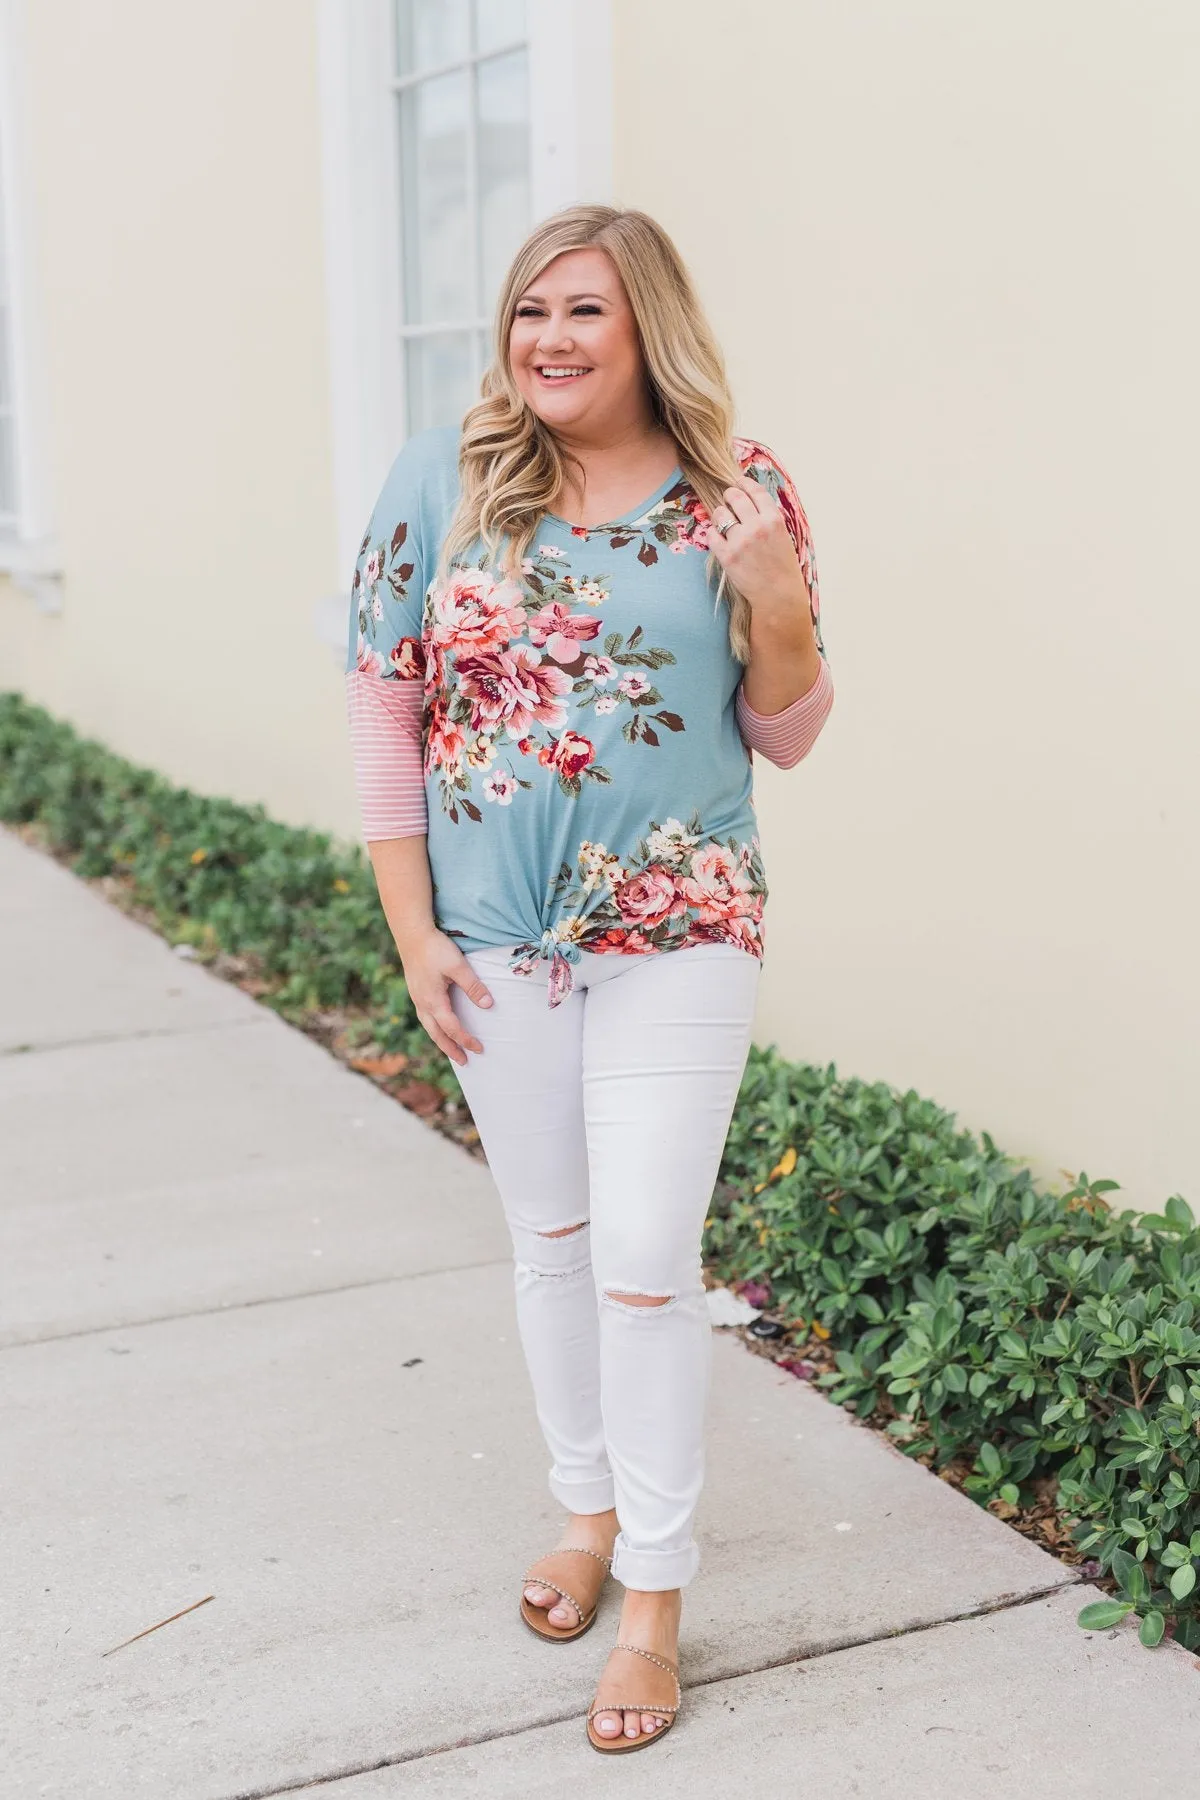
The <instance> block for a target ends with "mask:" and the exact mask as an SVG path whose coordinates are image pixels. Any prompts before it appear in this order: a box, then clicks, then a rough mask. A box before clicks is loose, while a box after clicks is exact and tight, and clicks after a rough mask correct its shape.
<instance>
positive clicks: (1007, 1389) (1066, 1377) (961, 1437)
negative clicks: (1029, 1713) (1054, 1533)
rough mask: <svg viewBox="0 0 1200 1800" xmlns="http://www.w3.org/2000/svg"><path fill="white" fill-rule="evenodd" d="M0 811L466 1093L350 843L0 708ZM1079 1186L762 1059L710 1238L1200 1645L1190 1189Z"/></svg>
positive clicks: (883, 1418)
mask: <svg viewBox="0 0 1200 1800" xmlns="http://www.w3.org/2000/svg"><path fill="white" fill-rule="evenodd" d="M0 819H3V820H5V821H8V822H9V823H13V824H22V823H27V824H36V827H37V830H38V833H39V836H40V837H41V838H42V840H43V841H44V842H45V843H46V844H47V845H48V846H49V847H50V848H51V849H53V850H54V851H55V853H56V854H58V855H59V856H61V857H62V858H63V859H64V860H65V861H67V862H68V863H69V864H70V866H71V867H72V868H74V869H75V870H76V871H77V872H78V873H79V874H80V875H83V876H88V877H93V878H95V877H108V878H116V879H117V880H118V881H119V882H120V883H121V885H122V890H123V892H124V893H125V894H126V895H127V896H128V897H129V898H131V899H132V901H133V902H134V903H135V904H136V905H137V906H138V907H140V908H142V909H144V911H145V912H146V913H148V914H149V915H150V916H151V917H152V918H153V919H154V920H155V922H156V923H157V924H158V926H159V928H160V929H161V930H162V931H163V932H164V933H165V935H166V936H167V937H168V938H170V939H171V940H172V941H174V942H176V943H189V944H193V945H195V946H197V948H199V949H200V950H201V951H202V952H203V953H205V954H214V953H216V952H218V951H220V952H225V953H228V954H234V955H237V956H238V957H240V958H243V959H245V960H246V961H247V962H248V963H249V964H250V965H252V966H253V968H254V969H255V970H257V971H260V972H261V974H262V976H263V979H264V994H263V997H264V999H265V1000H266V1002H267V1003H268V1004H270V1005H273V1006H275V1007H277V1008H278V1009H279V1010H280V1011H282V1012H283V1013H284V1014H285V1015H286V1016H288V1017H292V1018H295V1019H296V1020H297V1022H300V1023H305V1022H306V1020H308V1019H309V1018H310V1017H311V1015H312V1014H313V1013H314V1012H317V1013H319V1012H320V1011H321V1009H327V1008H333V1009H336V1008H340V1007H341V1008H345V1007H349V1008H357V1009H360V1010H361V1011H362V1012H364V1013H365V1015H366V1016H367V1018H368V1020H369V1025H370V1035H371V1038H372V1040H373V1042H374V1043H375V1044H376V1045H378V1046H380V1047H382V1048H384V1049H385V1050H387V1051H400V1052H403V1053H404V1054H405V1055H407V1056H409V1057H410V1058H411V1059H412V1062H413V1067H414V1071H415V1072H417V1073H419V1074H420V1075H421V1076H422V1078H423V1079H424V1080H426V1081H428V1082H430V1083H431V1084H433V1085H434V1086H436V1087H438V1088H440V1089H441V1090H442V1092H443V1093H445V1094H446V1095H451V1094H453V1095H454V1096H455V1097H456V1098H457V1094H458V1090H457V1083H456V1081H455V1078H454V1075H453V1071H452V1067H451V1065H450V1064H449V1063H448V1062H447V1061H446V1059H445V1058H443V1057H442V1056H441V1055H440V1053H439V1052H437V1051H436V1050H434V1048H433V1047H432V1046H431V1045H430V1044H429V1041H428V1040H427V1039H426V1038H425V1037H424V1034H423V1032H422V1031H421V1029H420V1027H419V1025H418V1024H417V1021H416V1017H415V1014H414V1012H413V1009H412V1006H411V1003H410V1001H409V999H408V994H407V991H406V989H405V986H404V980H403V975H402V972H401V969H400V966H399V962H398V960H397V957H396V953H395V949H394V946H393V944H392V941H391V936H390V933H389V932H388V929H387V925H386V923H385V921H384V919H383V917H382V914H381V911H380V908H379V903H378V899H377V896H376V893H375V885H374V878H373V876H372V873H371V870H370V866H369V864H368V862H367V860H366V858H365V857H364V856H363V855H362V853H361V851H359V850H358V849H357V848H344V847H340V846H337V845H335V844H334V843H333V842H332V841H331V840H330V839H329V838H328V837H326V836H324V835H322V834H320V833H317V832H310V831H298V830H293V829H291V828H289V827H286V826H282V825H278V824H275V823H274V822H273V821H271V820H270V819H269V818H267V816H266V815H265V813H264V812H263V811H262V809H261V808H258V807H245V806H238V805H235V804H233V803H232V802H230V801H224V800H210V799H205V798H203V797H201V796H198V795H196V794H193V793H190V792H188V791H187V790H185V789H179V788H175V787H172V786H171V785H170V784H169V783H167V782H165V781H163V780H162V779H161V778H160V777H158V776H156V775H154V774H152V773H150V772H148V771H147V770H144V769H137V768H134V767H133V766H131V765H130V764H129V763H127V762H124V761H123V760H122V759H121V758H119V757H116V756H113V755H112V754H111V753H110V752H108V751H106V750H104V749H103V748H102V747H101V746H99V745H97V744H93V743H88V742H84V741H82V740H81V739H80V738H78V737H77V736H76V734H75V733H74V732H73V731H72V730H71V729H70V728H69V727H68V726H66V725H63V724H60V723H57V722H56V721H54V720H53V719H52V718H50V717H49V715H48V714H46V713H45V712H43V711H41V709H39V708H37V707H33V706H30V705H28V704H27V703H26V702H25V701H23V700H22V699H21V698H20V697H19V696H16V695H0ZM1114 1187H1115V1183H1113V1182H1108V1181H1089V1180H1088V1178H1087V1176H1086V1175H1081V1176H1080V1177H1079V1180H1078V1181H1077V1183H1076V1184H1075V1185H1074V1186H1073V1187H1071V1188H1070V1189H1069V1190H1068V1191H1066V1192H1063V1193H1047V1192H1045V1191H1043V1190H1041V1189H1039V1188H1038V1186H1037V1185H1036V1183H1035V1181H1034V1179H1033V1176H1032V1175H1031V1173H1030V1171H1029V1170H1028V1169H1025V1168H1021V1167H1019V1166H1018V1165H1017V1164H1015V1163H1014V1162H1013V1161H1012V1159H1011V1158H1008V1157H1006V1156H1004V1155H1002V1154H1001V1153H1000V1152H999V1151H998V1150H997V1149H996V1146H995V1145H994V1144H993V1142H992V1140H991V1138H990V1137H988V1136H987V1135H986V1134H984V1135H983V1136H982V1137H981V1138H978V1139H977V1138H975V1137H974V1136H973V1135H972V1134H970V1133H969V1132H966V1131H962V1130H960V1129H959V1128H958V1127H957V1125H956V1124H955V1121H954V1118H953V1115H952V1114H950V1113H947V1112H945V1111H944V1110H943V1109H942V1108H941V1107H939V1106H937V1105H935V1104H934V1103H933V1102H932V1101H930V1100H925V1099H922V1098H921V1097H920V1095H918V1094H916V1093H913V1092H909V1093H905V1094H901V1093H897V1092H896V1091H895V1090H894V1089H892V1088H890V1087H888V1086H887V1085H885V1084H883V1083H874V1084H869V1083H866V1082H862V1081H857V1080H853V1079H844V1078H841V1077H839V1076H838V1074H837V1072H836V1070H835V1068H834V1067H833V1066H832V1065H831V1066H830V1067H828V1068H825V1069H819V1068H815V1067H812V1066H810V1065H806V1064H798V1063H791V1062H788V1061H786V1060H785V1059H784V1058H783V1057H781V1056H780V1055H779V1054H778V1053H777V1052H776V1051H774V1050H770V1049H768V1050H759V1049H755V1050H753V1051H752V1052H751V1056H750V1061H749V1064H748V1067H747V1071H746V1077H745V1080H744V1082H743V1085H742V1090H741V1094H740V1096H739V1100H738V1105H737V1108H736V1111H735V1114H734V1119H733V1123H732V1126H731V1129H730V1133H729V1139H728V1142H727V1145H726V1150H725V1157H724V1161H723V1164H722V1170H721V1179H720V1183H719V1185H718V1190H717V1194H716V1197H715V1199H714V1203H713V1207H712V1211H711V1217H710V1219H709V1220H708V1222H707V1226H706V1233H705V1255H706V1260H707V1261H708V1262H709V1263H710V1265H712V1266H713V1268H714V1269H715V1271H716V1272H717V1273H718V1274H719V1275H720V1276H722V1277H723V1278H724V1279H726V1280H730V1281H754V1282H758V1283H761V1284H763V1285H764V1288H765V1290H766V1292H767V1295H768V1298H769V1302H770V1306H771V1310H772V1312H773V1313H774V1314H775V1315H776V1316H777V1317H779V1318H780V1319H782V1320H783V1321H785V1322H786V1323H788V1324H789V1325H790V1326H791V1327H793V1328H794V1330H795V1331H796V1332H798V1333H800V1334H802V1335H804V1336H805V1337H807V1336H808V1334H810V1333H812V1334H815V1336H816V1337H817V1338H819V1339H820V1340H822V1341H823V1342H824V1343H825V1344H826V1345H827V1346H828V1348H829V1349H830V1350H832V1352H833V1357H834V1368H833V1370H832V1372H831V1373H830V1374H828V1375H826V1376H822V1377H821V1378H820V1379H821V1382H822V1385H824V1386H825V1387H826V1388H827V1390H828V1391H829V1394H830V1397H831V1398H832V1399H833V1400H835V1401H838V1402H839V1403H840V1404H842V1405H843V1406H846V1407H848V1408H850V1409H851V1410H853V1411H856V1412H857V1413H858V1414H859V1415H860V1416H862V1417H863V1418H865V1419H869V1420H871V1421H872V1422H875V1423H878V1424H880V1425H881V1426H882V1427H883V1428H884V1429H886V1430H887V1431H888V1432H889V1433H890V1434H891V1436H892V1437H893V1438H894V1439H895V1440H896V1441H897V1442H898V1443H899V1445H900V1446H901V1447H902V1448H903V1449H904V1450H905V1452H906V1453H907V1454H909V1455H912V1456H919V1457H921V1458H922V1459H923V1460H925V1461H927V1462H929V1463H930V1464H932V1465H933V1466H935V1467H936V1466H945V1465H947V1464H956V1465H957V1466H958V1467H959V1468H960V1469H962V1468H965V1470H966V1474H965V1478H964V1480H963V1486H964V1488H965V1490H966V1492H968V1493H969V1494H971V1495H972V1496H973V1497H974V1498H975V1499H977V1500H978V1501H979V1502H980V1503H982V1504H987V1503H988V1502H993V1503H994V1502H996V1501H997V1500H999V1501H1001V1502H1003V1503H1005V1504H1006V1505H1009V1506H1016V1505H1018V1504H1019V1503H1020V1502H1021V1500H1022V1498H1023V1496H1024V1495H1025V1494H1026V1493H1027V1492H1028V1490H1029V1484H1030V1483H1032V1482H1034V1481H1035V1480H1038V1479H1040V1478H1044V1477H1046V1476H1047V1475H1050V1476H1053V1478H1054V1479H1055V1480H1056V1481H1057V1485H1058V1502H1059V1506H1060V1508H1061V1509H1062V1511H1063V1512H1064V1513H1065V1514H1066V1515H1068V1516H1069V1517H1070V1518H1071V1519H1072V1520H1073V1521H1074V1522H1075V1524H1074V1535H1075V1539H1076V1542H1077V1544H1078V1547H1079V1549H1080V1550H1081V1551H1087V1552H1090V1554H1091V1555H1093V1556H1094V1557H1095V1558H1096V1559H1097V1561H1098V1562H1099V1563H1100V1565H1101V1566H1102V1567H1103V1568H1104V1569H1106V1570H1108V1571H1110V1572H1111V1577H1112V1580H1113V1583H1114V1585H1115V1587H1116V1590H1117V1594H1116V1597H1114V1598H1113V1599H1110V1600H1104V1601H1100V1602H1097V1603H1095V1604H1094V1605H1093V1606H1090V1607H1085V1608H1084V1610H1083V1612H1082V1613H1081V1615H1080V1623H1081V1624H1083V1625H1084V1626H1086V1627H1087V1628H1089V1629H1102V1628H1104V1627H1106V1626H1109V1625H1112V1624H1113V1623H1115V1622H1117V1620H1119V1619H1120V1618H1122V1617H1123V1616H1124V1615H1125V1614H1126V1613H1127V1612H1130V1611H1135V1612H1137V1613H1138V1614H1139V1615H1140V1616H1141V1621H1142V1623H1141V1636H1142V1641H1143V1643H1145V1644H1147V1645H1153V1644H1155V1643H1157V1642H1159V1641H1160V1639H1161V1638H1162V1637H1163V1635H1164V1634H1165V1632H1166V1631H1167V1630H1168V1629H1170V1630H1171V1631H1172V1632H1173V1633H1174V1635H1175V1636H1176V1637H1177V1638H1178V1639H1179V1640H1180V1641H1181V1642H1183V1643H1184V1644H1187V1645H1189V1646H1191V1647H1193V1648H1198V1647H1200V1616H1198V1613H1197V1585H1196V1579H1197V1563H1200V1331H1198V1330H1197V1323H1198V1314H1200V1231H1198V1230H1197V1228H1196V1224H1195V1221H1194V1219H1193V1217H1192V1213H1191V1211H1190V1209H1189V1208H1188V1207H1187V1205H1186V1204H1185V1203H1184V1201H1183V1200H1182V1199H1180V1198H1179V1197H1178V1196H1175V1197H1173V1198H1172V1199H1171V1200H1169V1201H1168V1202H1167V1204H1166V1207H1165V1209H1164V1211H1163V1213H1162V1214H1161V1215H1157V1216H1155V1217H1143V1218H1141V1219H1138V1218H1137V1217H1136V1216H1135V1215H1134V1214H1133V1213H1131V1212H1127V1211H1126V1212H1115V1211H1114V1210H1113V1209H1112V1207H1111V1205H1110V1203H1109V1201H1108V1200H1107V1198H1106V1195H1107V1194H1109V1193H1111V1192H1112V1190H1113V1189H1114Z"/></svg>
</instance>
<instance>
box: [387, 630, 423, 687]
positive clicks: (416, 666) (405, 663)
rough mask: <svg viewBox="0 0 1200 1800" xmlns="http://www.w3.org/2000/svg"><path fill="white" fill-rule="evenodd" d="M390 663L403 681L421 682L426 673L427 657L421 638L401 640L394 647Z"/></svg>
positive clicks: (389, 659)
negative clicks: (422, 647) (422, 648)
mask: <svg viewBox="0 0 1200 1800" xmlns="http://www.w3.org/2000/svg"><path fill="white" fill-rule="evenodd" d="M388 661H389V662H390V663H391V665H392V668H393V669H394V670H395V672H396V674H397V675H398V676H399V677H400V679H401V681H420V679H421V677H422V676H423V675H424V673H425V657H424V654H423V652H422V650H421V640H420V638H415V637H406V638H401V639H400V642H399V643H398V644H396V645H394V646H393V648H392V652H391V655H390V656H389V658H388Z"/></svg>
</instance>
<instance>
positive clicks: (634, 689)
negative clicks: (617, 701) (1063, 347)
mask: <svg viewBox="0 0 1200 1800" xmlns="http://www.w3.org/2000/svg"><path fill="white" fill-rule="evenodd" d="M649 691H650V683H649V682H648V681H647V680H646V677H645V676H644V675H626V677H625V679H624V680H623V681H618V683H617V692H618V693H619V694H627V695H628V696H629V698H630V699H631V700H636V699H638V698H639V696H640V695H642V694H646V693H648V692H649Z"/></svg>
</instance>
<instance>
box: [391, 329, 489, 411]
mask: <svg viewBox="0 0 1200 1800" xmlns="http://www.w3.org/2000/svg"><path fill="white" fill-rule="evenodd" d="M473 336H474V333H472V332H469V331H438V332H433V333H431V335H430V336H429V337H418V338H409V339H408V341H407V343H406V344H405V374H406V379H407V408H406V410H407V413H408V430H409V433H410V435H411V433H412V432H414V431H424V430H425V429H426V427H427V426H429V425H460V424H461V423H462V416H463V414H464V413H465V412H466V410H467V408H468V406H470V405H471V404H472V403H473V402H474V401H475V400H477V399H478V398H479V378H478V376H477V375H476V373H475V369H474V357H473V355H472V342H471V340H472V338H473Z"/></svg>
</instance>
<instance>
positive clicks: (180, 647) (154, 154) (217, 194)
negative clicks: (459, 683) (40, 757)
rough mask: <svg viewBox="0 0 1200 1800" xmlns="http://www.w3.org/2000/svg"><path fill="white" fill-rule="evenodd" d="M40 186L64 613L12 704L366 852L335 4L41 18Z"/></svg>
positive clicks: (27, 645) (11, 654)
mask: <svg viewBox="0 0 1200 1800" xmlns="http://www.w3.org/2000/svg"><path fill="white" fill-rule="evenodd" d="M25 11H26V20H25V31H26V39H27V45H26V56H25V62H24V79H25V83H26V113H27V117H28V124H29V132H30V143H29V145H28V158H27V160H28V175H29V177H30V179H31V185H32V194H31V200H32V207H31V212H32V216H33V218H34V220H35V223H36V230H37V243H36V247H35V248H36V266H35V268H34V271H33V275H34V279H35V282H36V289H37V297H38V299H39V301H40V304H41V306H42V308H43V311H44V318H43V334H42V335H43V337H44V341H45V345H46V351H47V361H48V363H49V369H48V379H49V386H50V390H51V406H50V412H51V418H50V426H51V430H50V434H49V436H50V453H51V455H50V460H51V471H50V473H51V480H52V493H53V499H54V506H55V512H56V515H57V524H58V529H59V535H60V538H61V542H62V550H63V561H64V565H65V571H66V580H65V606H64V610H63V613H62V615H61V616H60V617H57V618H50V617H45V616H42V615H40V614H38V613H36V612H35V610H34V608H33V605H32V602H31V601H30V600H29V599H28V598H27V597H25V596H24V595H21V594H17V593H15V592H13V591H11V590H9V589H8V588H7V586H6V584H5V585H4V591H2V592H0V684H2V685H5V686H8V685H15V686H17V687H20V688H22V689H23V690H24V691H25V692H26V693H28V694H29V695H30V696H32V697H34V698H37V699H41V700H43V701H44V702H45V703H46V704H48V705H50V706H52V707H54V708H55V710H58V711H61V712H64V713H66V714H67V715H68V716H69V717H70V718H71V719H72V720H74V721H75V722H76V723H77V724H79V725H80V726H81V727H83V728H84V729H85V730H88V731H93V732H95V733H96V734H97V735H99V736H100V737H102V738H103V739H105V740H106V741H107V742H108V743H109V744H111V745H112V746H113V747H114V748H116V749H118V750H120V751H122V752H123V753H125V754H127V755H129V756H131V757H134V758H136V759H137V760H140V761H144V762H147V763H150V764H153V765H154V766H156V767H158V768H159V769H162V770H163V771H165V772H166V773H167V774H169V775H170V776H172V777H174V778H175V779H177V780H180V781H184V782H189V783H192V784H193V785H195V786H196V787H198V788H201V789H203V790H205V791H208V792H225V793H229V794H232V795H235V796H237V797H238V798H245V799H253V800H262V801H264V802H265V803H266V804H267V806H268V807H270V808H271V809H272V811H274V812H275V813H276V814H277V815H279V816H281V817H283V818H286V819H289V820H294V821H304V822H308V821H314V822H321V823H335V824H341V825H343V826H345V827H346V828H347V829H351V828H352V826H353V818H354V814H353V807H352V801H351V794H350V784H349V773H348V766H347V758H346V753H345V747H344V726H343V714H342V701H341V674H340V670H339V668H338V665H337V663H336V661H335V659H334V657H333V656H332V654H331V653H330V651H329V649H328V648H326V647H324V646H323V645H322V644H320V643H319V642H318V641H317V639H316V637H315V635H314V632H313V627H312V620H311V614H312V608H313V605H314V603H315V602H317V601H318V600H320V599H321V598H322V596H324V595H327V594H330V593H332V592H334V591H336V590H337V589H338V588H339V587H343V588H344V587H345V586H346V583H347V581H348V577H349V571H347V570H342V569H340V568H338V567H337V566H336V563H337V558H336V552H335V548H334V505H333V493H332V482H333V476H332V457H331V446H330V426H329V346H328V332H327V327H326V304H325V267H324V249H323V240H322V217H321V152H320V114H319V107H318V101H317V65H316V32H315V21H314V11H313V7H312V6H311V5H308V4H298V0H255V4H254V5H252V6H247V5H245V4H244V0H209V3H208V4H207V5H205V6H203V7H194V6H193V7H178V6H164V5H163V4H162V3H161V0H120V4H118V5H112V6H96V5H94V4H92V3H91V0H34V3H33V4H30V5H28V6H27V7H26V9H25Z"/></svg>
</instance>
